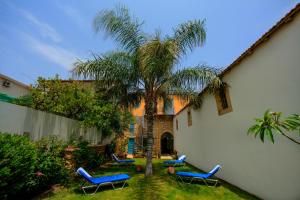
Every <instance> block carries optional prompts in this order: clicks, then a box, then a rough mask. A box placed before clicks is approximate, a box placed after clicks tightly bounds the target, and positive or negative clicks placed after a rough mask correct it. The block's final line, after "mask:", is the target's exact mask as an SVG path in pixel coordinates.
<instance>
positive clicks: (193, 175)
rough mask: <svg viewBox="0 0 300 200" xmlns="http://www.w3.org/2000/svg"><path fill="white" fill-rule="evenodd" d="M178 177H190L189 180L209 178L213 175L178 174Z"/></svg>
mask: <svg viewBox="0 0 300 200" xmlns="http://www.w3.org/2000/svg"><path fill="white" fill-rule="evenodd" d="M176 175H178V176H183V177H189V178H204V179H206V178H209V177H210V176H211V175H212V174H209V173H207V174H202V173H193V172H176Z"/></svg>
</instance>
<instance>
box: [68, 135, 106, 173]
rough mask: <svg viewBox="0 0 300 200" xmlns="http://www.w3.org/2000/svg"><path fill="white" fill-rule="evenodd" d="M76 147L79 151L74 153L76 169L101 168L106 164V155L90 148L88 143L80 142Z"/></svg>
mask: <svg viewBox="0 0 300 200" xmlns="http://www.w3.org/2000/svg"><path fill="white" fill-rule="evenodd" d="M76 146H77V147H78V149H77V150H75V151H74V153H73V156H74V160H75V167H76V168H78V167H85V168H87V169H93V168H96V167H99V165H100V164H102V163H103V162H104V155H101V154H100V153H98V152H97V151H96V150H95V149H93V148H91V147H89V143H88V142H87V141H80V142H79V143H78V144H77V145H76Z"/></svg>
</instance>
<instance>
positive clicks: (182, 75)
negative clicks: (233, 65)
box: [171, 65, 219, 91]
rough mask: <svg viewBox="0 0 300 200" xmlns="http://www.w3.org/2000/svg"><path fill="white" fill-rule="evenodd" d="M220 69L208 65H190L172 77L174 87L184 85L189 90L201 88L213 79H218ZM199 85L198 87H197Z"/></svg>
mask: <svg viewBox="0 0 300 200" xmlns="http://www.w3.org/2000/svg"><path fill="white" fill-rule="evenodd" d="M217 74H218V70H216V69H214V68H211V67H208V66H204V65H202V66H197V67H189V68H185V69H182V70H178V71H177V72H175V74H174V75H173V77H172V80H171V84H172V85H173V87H182V88H185V89H188V90H194V91H195V90H197V89H198V90H199V86H201V87H204V86H206V85H209V84H210V83H212V82H213V81H218V80H219V78H218V77H217ZM197 87H198V88H197Z"/></svg>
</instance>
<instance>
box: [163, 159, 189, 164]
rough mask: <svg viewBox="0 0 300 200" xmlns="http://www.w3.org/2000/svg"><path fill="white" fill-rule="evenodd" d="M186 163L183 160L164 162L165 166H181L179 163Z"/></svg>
mask: <svg viewBox="0 0 300 200" xmlns="http://www.w3.org/2000/svg"><path fill="white" fill-rule="evenodd" d="M183 162H184V161H182V160H166V161H164V164H179V163H183Z"/></svg>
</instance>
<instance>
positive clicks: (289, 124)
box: [248, 110, 300, 144]
mask: <svg viewBox="0 0 300 200" xmlns="http://www.w3.org/2000/svg"><path fill="white" fill-rule="evenodd" d="M281 115H282V113H281V112H271V111H270V110H267V111H265V113H264V116H263V118H257V119H255V122H256V123H255V124H254V125H253V126H251V127H250V128H249V129H248V134H253V135H254V136H255V137H256V136H257V135H259V137H260V139H261V141H262V142H264V140H265V136H267V137H268V138H269V140H271V142H272V143H274V136H273V134H274V133H278V134H281V135H283V136H284V137H286V138H287V139H289V140H291V141H292V142H294V143H296V144H300V142H299V141H297V140H295V139H293V138H291V137H290V136H288V135H287V134H285V133H284V131H287V132H290V131H296V132H297V133H299V135H300V116H299V115H297V114H293V115H291V116H288V117H286V118H283V119H282V117H281Z"/></svg>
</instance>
